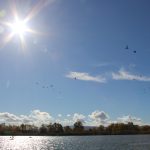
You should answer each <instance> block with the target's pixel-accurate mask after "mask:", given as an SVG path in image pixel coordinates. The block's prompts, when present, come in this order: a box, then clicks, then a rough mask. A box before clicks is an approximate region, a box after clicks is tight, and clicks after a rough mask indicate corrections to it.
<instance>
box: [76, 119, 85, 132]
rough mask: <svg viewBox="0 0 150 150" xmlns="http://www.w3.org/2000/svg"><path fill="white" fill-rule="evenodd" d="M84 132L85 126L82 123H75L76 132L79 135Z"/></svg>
mask: <svg viewBox="0 0 150 150" xmlns="http://www.w3.org/2000/svg"><path fill="white" fill-rule="evenodd" d="M83 131H84V126H83V124H82V122H81V121H77V122H75V123H74V132H75V133H77V134H81V133H83Z"/></svg>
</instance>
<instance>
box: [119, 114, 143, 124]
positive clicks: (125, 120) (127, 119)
mask: <svg viewBox="0 0 150 150" xmlns="http://www.w3.org/2000/svg"><path fill="white" fill-rule="evenodd" d="M117 122H121V123H128V122H133V123H134V124H137V125H141V124H142V120H141V119H140V118H137V117H134V116H130V115H127V116H123V117H120V118H118V119H117Z"/></svg>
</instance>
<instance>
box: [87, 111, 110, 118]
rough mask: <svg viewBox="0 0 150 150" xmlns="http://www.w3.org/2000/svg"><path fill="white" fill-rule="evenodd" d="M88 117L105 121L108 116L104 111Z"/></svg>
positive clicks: (95, 112) (93, 113)
mask: <svg viewBox="0 0 150 150" xmlns="http://www.w3.org/2000/svg"><path fill="white" fill-rule="evenodd" d="M89 117H90V118H91V119H93V120H107V119H108V118H109V116H108V115H107V114H106V113H105V112H104V111H98V110H96V111H94V112H92V113H91V115H89Z"/></svg>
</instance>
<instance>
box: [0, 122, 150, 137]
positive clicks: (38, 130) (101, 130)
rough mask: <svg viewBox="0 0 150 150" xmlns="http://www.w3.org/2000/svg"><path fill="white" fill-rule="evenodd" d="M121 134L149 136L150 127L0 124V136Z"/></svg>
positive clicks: (121, 124)
mask: <svg viewBox="0 0 150 150" xmlns="http://www.w3.org/2000/svg"><path fill="white" fill-rule="evenodd" d="M121 134H150V126H149V125H144V126H138V125H134V124H133V123H132V122H129V123H128V124H124V123H115V124H114V123H113V124H110V125H109V126H107V127H104V126H102V125H100V126H99V127H91V128H89V127H88V128H87V127H84V126H83V124H82V122H80V121H77V122H75V123H74V125H73V126H72V127H70V126H64V127H63V126H62V125H61V124H59V123H54V124H49V125H45V124H43V125H41V126H40V127H37V126H35V125H27V124H21V125H19V126H17V125H5V124H4V123H3V124H0V135H38V136H39V135H121Z"/></svg>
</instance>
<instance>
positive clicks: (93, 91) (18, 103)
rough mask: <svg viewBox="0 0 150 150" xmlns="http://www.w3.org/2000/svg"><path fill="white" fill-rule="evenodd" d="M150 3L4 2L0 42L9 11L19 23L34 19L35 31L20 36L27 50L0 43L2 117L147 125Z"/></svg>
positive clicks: (0, 11)
mask: <svg viewBox="0 0 150 150" xmlns="http://www.w3.org/2000/svg"><path fill="white" fill-rule="evenodd" d="M149 4H150V2H149V1H148V0H144V1H143V0H126V1H123V0H114V1H111V0H105V1H104V0H94V1H92V0H45V1H42V3H41V2H40V1H38V0H34V1H32V0H26V1H23V0H21V1H19V0H16V1H14V2H13V1H9V0H6V1H1V2H0V20H1V24H0V38H1V41H3V39H5V38H6V37H7V36H8V34H10V33H11V32H12V31H10V28H9V27H8V26H6V25H5V24H4V23H3V22H9V23H12V22H13V20H14V14H13V13H12V10H13V8H14V6H16V11H17V13H18V16H19V17H20V18H22V19H25V18H27V16H28V14H29V15H31V16H32V14H33V16H32V17H31V18H30V20H29V21H28V22H27V25H28V27H29V28H31V29H33V30H35V31H36V32H38V33H36V34H34V33H30V32H26V33H25V34H24V35H23V36H24V40H25V44H26V46H25V47H24V48H23V47H22V43H21V40H20V37H19V35H17V34H15V35H14V36H13V37H12V38H11V40H10V41H9V42H7V43H4V42H1V48H0V102H1V105H0V111H1V115H2V116H3V115H4V113H6V112H7V113H8V114H15V115H16V116H18V115H27V116H31V114H34V113H35V112H36V113H37V112H45V113H47V115H49V117H50V118H52V117H51V116H53V118H56V119H58V118H59V119H60V120H61V121H62V120H65V119H66V117H67V115H68V116H69V115H70V116H69V117H72V119H73V118H78V117H79V118H80V119H85V120H86V121H87V122H88V119H93V120H94V118H95V121H96V122H98V121H99V123H103V121H104V120H105V121H106V120H107V121H108V120H109V121H116V120H118V119H119V118H121V119H122V120H128V119H129V120H130V119H131V118H132V121H134V120H136V121H137V120H138V121H139V120H140V119H141V121H142V122H144V123H150V119H149V114H150V110H149V105H150V101H149V99H150V71H149V65H150V62H149V55H150V45H149V40H150V34H149V33H150V28H149V26H150V15H149V14H150V10H149ZM127 45H128V49H126V46H127ZM1 115H0V116H1ZM103 115H104V116H105V117H104V116H103ZM2 116H1V117H2ZM108 116H109V117H108ZM139 118H140V119H139ZM4 120H5V119H4Z"/></svg>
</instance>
